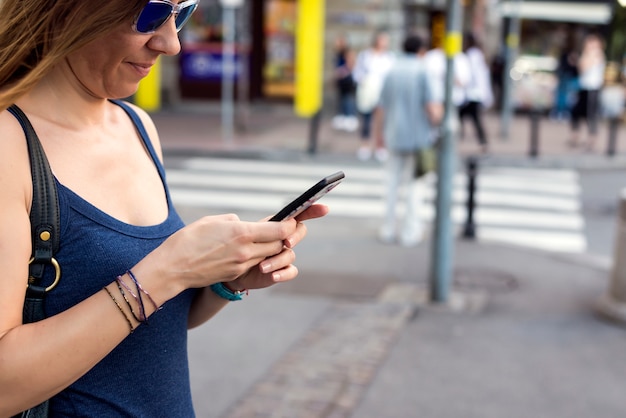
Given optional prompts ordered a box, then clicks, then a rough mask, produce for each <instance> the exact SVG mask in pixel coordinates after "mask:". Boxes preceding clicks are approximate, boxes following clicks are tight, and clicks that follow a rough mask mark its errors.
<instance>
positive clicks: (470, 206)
mask: <svg viewBox="0 0 626 418" xmlns="http://www.w3.org/2000/svg"><path fill="white" fill-rule="evenodd" d="M466 164H467V218H466V220H465V227H464V228H463V238H466V239H474V238H476V224H475V223H474V209H475V207H476V198H475V197H476V176H477V175H478V159H477V158H476V157H469V158H468V159H467V162H466Z"/></svg>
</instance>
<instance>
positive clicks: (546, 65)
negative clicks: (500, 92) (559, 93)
mask: <svg viewBox="0 0 626 418" xmlns="http://www.w3.org/2000/svg"><path fill="white" fill-rule="evenodd" d="M557 66H558V60H557V59H556V58H554V57H549V56H537V55H521V56H520V57H518V58H517V60H515V62H514V64H513V66H512V67H511V71H510V73H509V74H510V77H511V80H512V83H513V90H512V95H511V96H512V102H513V108H514V109H515V110H516V111H522V112H527V111H532V110H535V111H540V112H547V111H549V110H550V109H552V107H553V106H554V102H555V93H556V88H557V84H558V78H557V76H556V69H557Z"/></svg>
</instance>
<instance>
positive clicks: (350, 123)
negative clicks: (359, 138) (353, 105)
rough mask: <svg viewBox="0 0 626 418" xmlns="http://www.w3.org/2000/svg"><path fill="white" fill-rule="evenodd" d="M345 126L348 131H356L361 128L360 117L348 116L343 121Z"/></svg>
mask: <svg viewBox="0 0 626 418" xmlns="http://www.w3.org/2000/svg"><path fill="white" fill-rule="evenodd" d="M343 128H344V129H345V130H346V132H356V130H357V129H359V119H358V118H356V117H354V116H346V118H345V119H344V121H343Z"/></svg>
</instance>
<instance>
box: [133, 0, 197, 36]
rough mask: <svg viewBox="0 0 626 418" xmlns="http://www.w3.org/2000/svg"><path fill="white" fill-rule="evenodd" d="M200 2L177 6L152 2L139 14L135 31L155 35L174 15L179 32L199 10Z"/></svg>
mask: <svg viewBox="0 0 626 418" xmlns="http://www.w3.org/2000/svg"><path fill="white" fill-rule="evenodd" d="M198 1H199V0H187V1H183V2H182V3H178V4H176V3H172V2H171V1H169V0H150V1H149V2H148V4H146V5H145V6H144V8H143V9H142V10H141V12H139V15H138V16H137V19H135V23H134V24H133V29H134V30H135V31H137V32H139V33H154V32H155V31H156V30H157V29H159V28H160V27H161V26H163V25H164V24H165V22H167V21H168V20H169V18H170V17H172V15H174V20H175V21H176V32H178V31H180V30H181V29H182V27H183V26H184V25H185V23H187V21H188V20H189V18H190V17H191V14H192V13H193V12H194V11H195V10H196V9H197V8H198Z"/></svg>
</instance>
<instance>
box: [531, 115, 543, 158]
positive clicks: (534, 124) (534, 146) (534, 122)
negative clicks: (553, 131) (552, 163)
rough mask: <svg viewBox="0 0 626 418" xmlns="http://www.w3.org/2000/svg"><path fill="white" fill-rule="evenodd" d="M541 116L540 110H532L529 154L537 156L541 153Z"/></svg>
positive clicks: (532, 156)
mask: <svg viewBox="0 0 626 418" xmlns="http://www.w3.org/2000/svg"><path fill="white" fill-rule="evenodd" d="M540 117H541V115H540V112H539V111H538V110H531V111H530V149H529V150H528V156H529V157H531V158H535V157H537V156H538V155H539V118H540Z"/></svg>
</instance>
